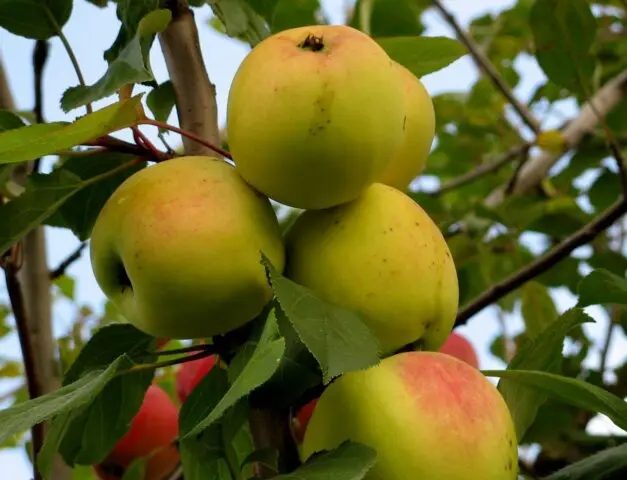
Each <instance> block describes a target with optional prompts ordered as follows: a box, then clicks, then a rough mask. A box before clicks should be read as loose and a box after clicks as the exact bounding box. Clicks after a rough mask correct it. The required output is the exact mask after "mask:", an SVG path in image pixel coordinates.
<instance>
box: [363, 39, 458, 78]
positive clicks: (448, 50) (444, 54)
mask: <svg viewBox="0 0 627 480" xmlns="http://www.w3.org/2000/svg"><path fill="white" fill-rule="evenodd" d="M375 40H376V41H377V43H378V44H379V45H381V47H383V49H384V50H385V51H386V52H387V54H388V55H389V56H390V58H392V60H394V61H395V62H398V63H400V64H401V65H403V66H404V67H406V68H407V69H409V70H410V71H411V72H412V73H413V74H414V75H416V76H417V77H423V76H425V75H427V74H429V73H433V72H437V71H438V70H441V69H443V68H444V67H446V66H448V65H450V64H451V63H453V62H454V61H456V60H458V59H459V58H461V57H463V56H464V55H466V54H467V53H468V52H467V50H466V48H465V47H464V46H463V45H462V44H461V43H460V42H458V41H457V40H453V39H452V38H448V37H388V38H375Z"/></svg>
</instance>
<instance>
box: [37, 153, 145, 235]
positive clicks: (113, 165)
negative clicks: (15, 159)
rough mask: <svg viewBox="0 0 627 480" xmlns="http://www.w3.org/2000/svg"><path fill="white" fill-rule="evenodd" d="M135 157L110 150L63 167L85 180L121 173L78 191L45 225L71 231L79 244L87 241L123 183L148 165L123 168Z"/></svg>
mask: <svg viewBox="0 0 627 480" xmlns="http://www.w3.org/2000/svg"><path fill="white" fill-rule="evenodd" d="M134 158H135V156H134V155H130V154H125V153H118V152H110V151H109V152H102V153H94V154H92V155H90V156H89V157H87V158H84V157H70V158H68V159H67V160H66V161H65V163H64V164H63V167H62V168H63V170H67V171H69V172H72V173H73V174H75V175H77V176H78V177H79V178H81V179H82V180H89V179H90V178H92V177H94V176H98V175H104V174H107V172H110V171H112V170H114V169H118V168H121V170H119V171H118V172H117V173H115V174H113V175H107V177H106V178H104V179H103V180H100V181H99V182H97V183H93V184H91V185H89V186H87V187H85V188H82V189H81V190H80V191H79V192H76V194H74V195H73V196H72V197H71V198H69V199H68V200H67V201H66V202H64V203H63V205H61V207H60V208H59V209H58V210H57V211H56V212H55V214H54V215H53V216H51V217H50V218H49V219H48V220H47V221H46V225H51V226H57V227H62V228H69V229H70V230H72V232H73V233H74V235H76V237H77V238H78V239H79V240H80V241H85V240H87V239H88V238H89V237H90V236H91V230H92V228H93V226H94V223H95V222H96V218H97V217H98V214H99V213H100V210H102V207H104V204H105V202H106V201H107V200H108V199H109V197H110V196H111V194H112V193H113V192H114V191H115V189H116V188H118V187H119V186H120V185H121V184H122V182H123V181H124V180H126V179H127V178H128V177H130V176H131V175H133V174H135V173H136V172H138V171H139V170H141V169H142V168H144V166H145V163H137V164H134V165H131V166H130V167H128V168H122V167H123V165H125V164H129V163H130V162H131V161H132V160H133V159H134Z"/></svg>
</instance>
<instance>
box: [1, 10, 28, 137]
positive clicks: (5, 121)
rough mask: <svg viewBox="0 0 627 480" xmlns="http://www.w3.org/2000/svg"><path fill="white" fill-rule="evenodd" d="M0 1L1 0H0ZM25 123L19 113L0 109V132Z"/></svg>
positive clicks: (23, 125) (19, 126)
mask: <svg viewBox="0 0 627 480" xmlns="http://www.w3.org/2000/svg"><path fill="white" fill-rule="evenodd" d="M0 1H1V0H0ZM25 126H26V124H25V123H24V121H23V120H22V119H21V118H20V116H19V115H17V114H15V113H13V112H12V111H10V110H0V132H4V131H5V130H13V129H15V128H21V127H25Z"/></svg>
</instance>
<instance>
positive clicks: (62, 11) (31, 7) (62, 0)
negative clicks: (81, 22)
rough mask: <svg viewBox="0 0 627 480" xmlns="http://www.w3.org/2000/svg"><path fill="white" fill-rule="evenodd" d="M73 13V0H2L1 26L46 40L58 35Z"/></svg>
mask: <svg viewBox="0 0 627 480" xmlns="http://www.w3.org/2000/svg"><path fill="white" fill-rule="evenodd" d="M71 13H72V0H36V1H33V0H0V28H5V29H7V30H8V31H9V32H11V33H13V34H15V35H19V36H21V37H26V38H31V39H34V40H45V39H47V38H50V37H53V36H55V35H58V34H59V32H61V29H62V28H63V26H64V25H65V23H66V22H67V21H68V20H69V18H70V14H71Z"/></svg>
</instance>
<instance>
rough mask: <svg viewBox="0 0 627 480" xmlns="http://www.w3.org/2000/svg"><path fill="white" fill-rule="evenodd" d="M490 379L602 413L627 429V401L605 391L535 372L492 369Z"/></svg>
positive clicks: (569, 379) (586, 383) (584, 383)
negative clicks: (516, 384)
mask: <svg viewBox="0 0 627 480" xmlns="http://www.w3.org/2000/svg"><path fill="white" fill-rule="evenodd" d="M483 373H484V375H486V376H488V377H501V378H507V379H509V380H512V381H515V382H518V383H521V384H523V385H525V386H527V387H532V388H533V389H535V390H536V391H538V392H541V393H542V394H543V395H546V396H549V397H551V398H554V399H556V400H559V401H561V402H563V403H566V404H568V405H573V406H574V407H578V408H581V409H584V410H588V411H591V412H597V413H602V414H604V415H606V416H607V417H608V418H609V419H610V420H612V421H613V422H614V423H615V424H616V426H618V427H619V428H622V429H623V430H626V429H627V402H625V401H624V400H623V399H621V398H620V397H617V396H616V395H613V394H611V393H609V392H607V391H605V390H603V389H602V388H599V387H597V386H595V385H593V384H591V383H588V382H584V381H582V380H578V379H576V378H570V377H564V376H561V375H556V374H554V373H548V372H540V371H532V370H513V369H512V370H510V369H508V370H488V371H484V372H483Z"/></svg>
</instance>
